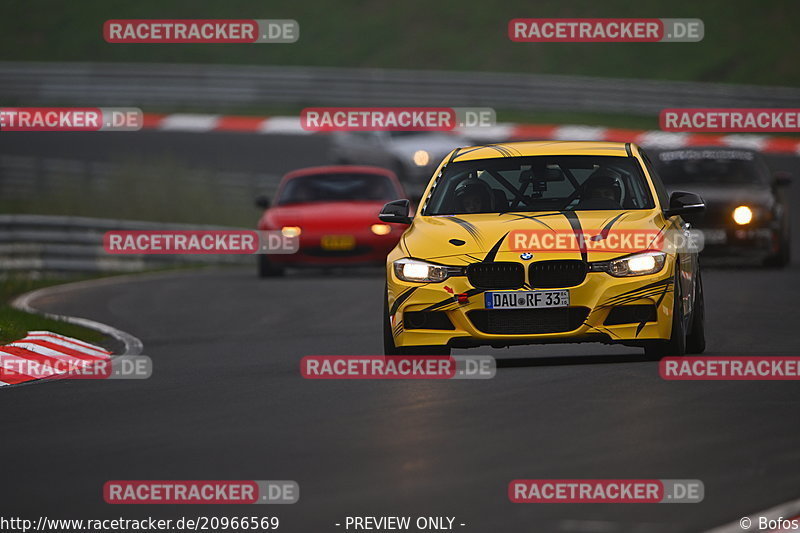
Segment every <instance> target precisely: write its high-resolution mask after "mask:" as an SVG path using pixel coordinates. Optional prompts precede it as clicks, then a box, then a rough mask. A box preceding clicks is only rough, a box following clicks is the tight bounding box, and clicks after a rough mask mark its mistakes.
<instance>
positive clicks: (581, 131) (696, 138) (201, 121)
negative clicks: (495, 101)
mask: <svg viewBox="0 0 800 533" xmlns="http://www.w3.org/2000/svg"><path fill="white" fill-rule="evenodd" d="M143 129H150V130H161V131H181V132H195V133H206V132H239V133H257V134H283V135H311V134H313V133H315V132H311V131H307V130H304V129H303V127H302V125H301V124H300V118H299V117H288V116H287V117H281V116H276V117H263V116H235V115H204V114H186V113H173V114H168V115H161V114H154V113H145V114H144V125H143ZM454 131H455V133H456V134H459V135H463V136H464V137H467V138H470V139H475V140H481V141H482V140H486V141H487V142H490V141H495V142H496V141H498V140H512V141H514V140H545V139H555V140H564V141H566V140H569V141H616V142H634V143H636V144H639V145H641V146H644V147H652V148H667V149H674V148H684V147H687V146H728V147H732V148H753V149H755V150H760V151H762V152H766V153H773V154H792V155H800V138H798V137H778V136H774V135H757V134H719V135H715V134H708V133H673V132H665V131H660V130H636V129H621V128H605V127H602V126H581V125H569V124H567V125H552V124H516V123H511V122H506V123H500V124H497V125H495V126H491V127H487V128H457V129H456V130H454Z"/></svg>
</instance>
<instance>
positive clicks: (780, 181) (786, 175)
mask: <svg viewBox="0 0 800 533" xmlns="http://www.w3.org/2000/svg"><path fill="white" fill-rule="evenodd" d="M772 177H773V179H774V181H773V183H775V186H776V187H788V186H789V185H791V184H792V173H791V172H787V171H785V170H779V171H777V172H776V173H775V174H773V175H772Z"/></svg>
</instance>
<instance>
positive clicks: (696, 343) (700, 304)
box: [686, 272, 706, 354]
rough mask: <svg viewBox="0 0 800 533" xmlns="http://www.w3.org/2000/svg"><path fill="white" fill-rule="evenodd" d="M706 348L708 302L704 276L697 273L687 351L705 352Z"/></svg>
mask: <svg viewBox="0 0 800 533" xmlns="http://www.w3.org/2000/svg"><path fill="white" fill-rule="evenodd" d="M705 350H706V302H705V295H704V292H703V277H702V275H701V274H700V272H698V273H697V289H696V293H695V299H694V309H693V310H692V329H691V333H689V335H687V337H686V353H690V354H696V353H703V352H704V351H705Z"/></svg>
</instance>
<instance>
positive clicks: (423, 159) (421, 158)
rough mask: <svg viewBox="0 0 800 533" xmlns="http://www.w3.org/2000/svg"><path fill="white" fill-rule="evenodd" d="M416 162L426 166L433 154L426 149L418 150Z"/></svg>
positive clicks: (419, 165)
mask: <svg viewBox="0 0 800 533" xmlns="http://www.w3.org/2000/svg"><path fill="white" fill-rule="evenodd" d="M413 159H414V164H415V165H417V166H418V167H424V166H425V165H427V164H428V163H430V161H431V154H429V153H428V152H426V151H425V150H417V151H416V152H414V157H413Z"/></svg>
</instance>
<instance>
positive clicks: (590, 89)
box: [0, 62, 800, 115]
mask: <svg viewBox="0 0 800 533" xmlns="http://www.w3.org/2000/svg"><path fill="white" fill-rule="evenodd" d="M0 102H1V103H2V104H3V105H48V104H51V105H52V104H60V105H84V106H135V107H143V108H147V107H151V106H160V107H171V108H173V109H174V110H178V109H183V108H185V107H187V106H192V107H202V108H204V109H205V110H206V111H224V110H227V109H233V108H237V107H246V106H258V105H267V106H268V105H274V104H289V105H301V106H305V105H332V106H335V105H343V106H348V105H349V106H414V105H419V106H453V107H455V106H488V107H494V108H497V109H509V110H528V111H543V110H570V111H588V112H614V113H628V114H637V115H653V114H656V113H658V112H659V111H660V110H661V109H663V108H667V107H800V89H797V88H790V87H768V86H757V85H731V84H722V83H697V82H679V81H659V80H634V79H615V78H595V77H586V76H556V75H546V74H512V73H491V72H448V71H430V70H428V71H426V70H399V69H398V70H393V69H367V68H362V69H355V68H329V67H277V66H230V65H197V64H160V63H153V64H146V63H130V64H126V63H46V62H41V63H34V62H30V63H27V62H0Z"/></svg>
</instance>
